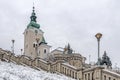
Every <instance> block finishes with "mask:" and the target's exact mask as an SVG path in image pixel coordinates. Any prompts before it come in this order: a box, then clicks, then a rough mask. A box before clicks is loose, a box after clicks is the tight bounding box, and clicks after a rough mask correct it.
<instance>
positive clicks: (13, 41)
mask: <svg viewBox="0 0 120 80" xmlns="http://www.w3.org/2000/svg"><path fill="white" fill-rule="evenodd" d="M11 41H12V53H14V43H15V40H14V39H12V40H11Z"/></svg>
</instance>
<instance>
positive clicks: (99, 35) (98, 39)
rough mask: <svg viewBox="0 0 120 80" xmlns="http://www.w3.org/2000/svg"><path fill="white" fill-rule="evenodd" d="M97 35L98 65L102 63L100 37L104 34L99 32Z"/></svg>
mask: <svg viewBox="0 0 120 80" xmlns="http://www.w3.org/2000/svg"><path fill="white" fill-rule="evenodd" d="M95 37H96V38H97V41H98V65H100V38H101V37H102V34H101V33H97V34H96V35H95Z"/></svg>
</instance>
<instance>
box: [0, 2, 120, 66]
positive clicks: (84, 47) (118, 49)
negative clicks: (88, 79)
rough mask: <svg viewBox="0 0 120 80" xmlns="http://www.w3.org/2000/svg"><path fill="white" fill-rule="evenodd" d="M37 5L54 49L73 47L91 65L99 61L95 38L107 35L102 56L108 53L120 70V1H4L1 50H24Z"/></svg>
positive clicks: (0, 5) (0, 13)
mask: <svg viewBox="0 0 120 80" xmlns="http://www.w3.org/2000/svg"><path fill="white" fill-rule="evenodd" d="M33 2H34V3H35V10H36V11H35V12H36V14H37V22H38V23H39V24H40V25H41V27H40V28H41V29H42V30H43V31H44V36H45V39H46V41H47V43H48V44H49V45H51V46H52V49H55V48H57V47H64V46H65V45H66V44H68V43H70V45H71V47H72V49H73V50H75V52H79V53H80V54H82V55H83V56H85V57H87V61H88V60H89V59H88V58H89V55H91V59H90V60H91V61H96V60H97V40H96V38H95V34H96V33H98V32H100V33H102V34H103V36H102V38H101V45H100V55H101V56H102V55H103V53H104V51H105V50H106V52H107V54H108V55H109V56H110V58H111V60H112V63H113V65H115V63H117V65H118V66H120V62H119V61H120V42H119V41H120V5H119V4H120V0H10V1H8V0H0V48H3V49H7V50H11V46H12V43H11V40H12V39H15V52H16V53H17V54H20V49H23V48H24V47H23V45H24V36H23V32H24V30H25V28H26V27H27V25H28V24H29V22H30V16H31V12H32V7H33Z"/></svg>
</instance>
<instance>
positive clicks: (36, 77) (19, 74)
mask: <svg viewBox="0 0 120 80" xmlns="http://www.w3.org/2000/svg"><path fill="white" fill-rule="evenodd" d="M0 80H73V79H71V78H68V77H66V76H63V75H57V74H52V73H47V72H45V71H37V70H34V69H32V68H30V67H24V66H21V65H16V64H13V63H7V62H1V61H0Z"/></svg>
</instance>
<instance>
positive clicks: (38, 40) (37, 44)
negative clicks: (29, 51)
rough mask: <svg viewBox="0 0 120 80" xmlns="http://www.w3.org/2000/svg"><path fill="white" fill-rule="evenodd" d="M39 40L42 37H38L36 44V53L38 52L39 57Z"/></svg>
mask: <svg viewBox="0 0 120 80" xmlns="http://www.w3.org/2000/svg"><path fill="white" fill-rule="evenodd" d="M39 40H40V38H36V42H37V45H36V54H37V57H38V46H39Z"/></svg>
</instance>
